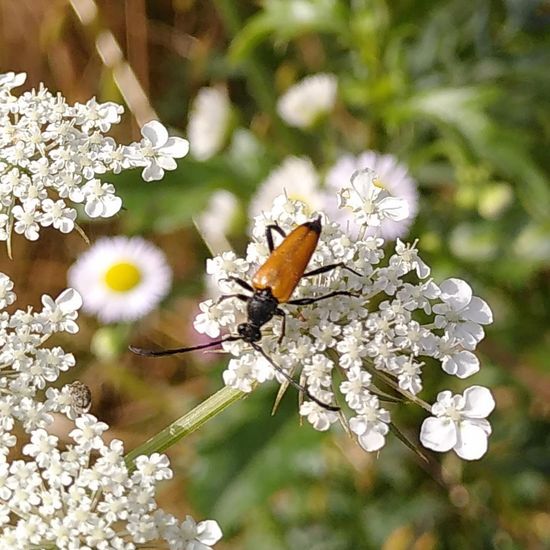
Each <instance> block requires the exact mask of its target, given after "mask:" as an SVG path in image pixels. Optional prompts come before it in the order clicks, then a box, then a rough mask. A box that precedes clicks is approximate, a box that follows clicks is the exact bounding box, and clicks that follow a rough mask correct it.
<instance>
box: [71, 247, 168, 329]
mask: <svg viewBox="0 0 550 550" xmlns="http://www.w3.org/2000/svg"><path fill="white" fill-rule="evenodd" d="M68 278H69V281H71V285H72V286H74V288H76V289H77V290H78V291H79V292H80V293H81V294H82V298H83V301H84V310H85V311H87V312H89V313H92V314H94V315H96V316H97V317H98V318H99V319H100V320H101V321H103V322H105V323H113V322H117V321H133V320H135V319H139V318H140V317H143V316H144V315H145V314H147V313H149V311H151V310H152V309H153V308H154V307H155V306H156V305H157V304H158V303H159V302H160V300H162V298H164V296H166V294H167V293H168V290H169V289H170V284H171V280H172V273H171V271H170V268H169V266H168V264H167V262H166V257H165V256H164V254H163V253H162V252H161V251H160V250H159V249H158V248H157V247H156V246H154V245H153V244H151V243H150V242H148V241H146V240H144V239H142V238H140V237H132V238H128V237H113V238H103V239H100V240H99V241H97V242H96V243H95V244H94V245H93V246H92V247H91V248H90V249H89V250H88V251H86V252H85V253H84V254H82V255H81V256H80V258H79V259H78V260H77V261H76V262H75V263H74V264H73V266H72V267H71V268H70V270H69V274H68Z"/></svg>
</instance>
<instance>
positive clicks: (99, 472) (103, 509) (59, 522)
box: [0, 414, 222, 550]
mask: <svg viewBox="0 0 550 550" xmlns="http://www.w3.org/2000/svg"><path fill="white" fill-rule="evenodd" d="M107 429H108V426H107V424H105V423H103V422H99V421H98V420H97V419H96V418H95V417H94V416H92V415H89V414H84V415H82V416H79V417H78V418H77V419H76V420H75V428H74V429H73V430H72V431H71V432H70V434H69V436H70V438H71V439H72V443H71V444H69V445H60V442H59V439H58V438H57V437H56V436H54V435H51V434H49V433H48V432H47V431H46V430H44V429H42V428H38V429H35V430H32V431H31V432H30V442H29V443H27V444H25V445H23V447H22V455H23V457H24V458H23V459H18V460H13V461H12V462H8V461H6V460H5V459H4V460H0V480H1V487H0V509H1V510H2V511H3V512H4V513H2V514H0V525H1V530H0V548H6V549H7V548H66V549H70V548H105V549H107V548H127V549H131V548H140V547H147V548H153V547H154V548H171V549H174V550H180V549H188V550H190V549H197V550H198V549H200V550H208V549H210V548H211V547H212V546H213V545H214V544H216V542H218V541H219V540H220V539H221V537H222V532H221V530H220V527H219V525H218V524H217V522H216V521H214V520H206V521H201V522H199V523H196V522H195V520H194V519H193V518H192V517H191V516H187V517H186V518H185V519H184V520H183V521H179V520H178V519H177V518H176V517H175V516H173V515H171V514H168V513H167V512H164V511H163V510H162V509H160V508H158V505H157V502H156V500H155V493H156V485H157V483H158V482H159V481H162V480H165V479H170V478H171V477H172V470H171V469H170V467H169V461H168V458H167V457H166V455H160V454H158V453H153V454H152V455H151V456H144V455H142V456H138V457H137V458H136V460H135V470H133V471H129V470H128V467H127V466H126V463H125V461H124V456H123V455H124V447H123V444H122V441H120V440H117V439H112V440H111V441H110V442H109V443H106V442H105V441H104V439H103V434H104V433H105V431H106V430H107Z"/></svg>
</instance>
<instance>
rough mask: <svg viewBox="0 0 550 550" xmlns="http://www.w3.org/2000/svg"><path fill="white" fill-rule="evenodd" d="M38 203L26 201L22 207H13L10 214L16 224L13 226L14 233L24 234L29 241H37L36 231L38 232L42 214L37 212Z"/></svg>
mask: <svg viewBox="0 0 550 550" xmlns="http://www.w3.org/2000/svg"><path fill="white" fill-rule="evenodd" d="M37 206H38V203H37V202H36V201H34V200H27V201H25V202H24V203H23V206H19V205H16V206H14V207H13V210H12V214H13V217H14V218H15V220H16V222H15V224H14V226H13V228H14V229H15V232H16V233H19V234H24V235H25V237H26V238H27V239H29V241H36V240H37V239H38V231H39V230H40V226H39V223H40V221H41V219H42V214H41V212H40V211H39V210H37V209H36V208H37Z"/></svg>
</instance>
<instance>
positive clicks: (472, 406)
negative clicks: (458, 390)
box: [463, 386, 495, 418]
mask: <svg viewBox="0 0 550 550" xmlns="http://www.w3.org/2000/svg"><path fill="white" fill-rule="evenodd" d="M463 395H464V400H465V405H464V409H463V412H464V413H467V416H468V417H470V418H486V417H487V416H489V415H490V414H491V412H492V411H493V409H494V408H495V400H494V398H493V395H492V394H491V392H490V390H489V389H488V388H484V387H483V386H471V387H469V388H467V389H466V390H464V394H463Z"/></svg>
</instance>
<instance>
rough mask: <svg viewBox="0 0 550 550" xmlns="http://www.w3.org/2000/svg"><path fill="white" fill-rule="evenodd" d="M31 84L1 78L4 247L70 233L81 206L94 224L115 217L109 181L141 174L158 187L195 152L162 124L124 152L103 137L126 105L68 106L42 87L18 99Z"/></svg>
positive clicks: (146, 129) (0, 222)
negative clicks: (43, 234) (45, 230)
mask: <svg viewBox="0 0 550 550" xmlns="http://www.w3.org/2000/svg"><path fill="white" fill-rule="evenodd" d="M25 78H26V75H25V74H24V73H20V74H15V73H7V74H4V75H0V241H9V239H10V236H11V232H12V230H14V231H15V232H16V233H19V234H22V235H24V236H25V237H26V238H27V239H29V240H31V241H34V240H36V239H38V237H39V232H40V229H41V228H42V227H49V226H51V227H54V228H55V229H57V230H59V231H61V232H62V233H69V232H71V231H72V230H73V229H74V227H75V220H76V216H77V211H76V209H75V208H74V206H75V204H83V205H84V211H85V213H86V215H88V216H89V217H90V218H98V217H101V218H108V217H111V216H113V215H114V214H116V213H117V212H118V211H119V210H120V208H121V206H122V200H121V199H120V197H118V196H117V195H116V194H115V188H114V186H113V185H112V184H110V183H108V182H106V181H103V179H102V176H103V174H105V173H107V172H113V173H115V174H117V173H119V172H121V171H122V170H126V169H129V168H135V167H141V168H143V171H142V177H143V179H144V180H146V181H153V180H159V179H161V178H162V177H163V176H164V171H165V170H174V169H175V168H176V162H175V160H174V158H181V157H183V156H185V155H186V154H187V152H188V150H189V144H188V142H187V141H186V140H184V139H182V138H178V137H169V136H168V132H167V130H166V128H165V127H164V126H163V125H162V124H160V122H157V121H152V122H149V123H147V124H145V125H144V126H143V128H142V130H141V133H142V136H143V139H142V140H141V141H140V142H136V143H132V144H130V145H119V144H117V143H116V142H115V140H114V139H113V138H111V137H106V136H105V135H104V134H105V133H106V132H108V131H109V130H110V129H111V126H112V125H113V124H117V123H118V122H119V121H120V116H121V114H122V111H123V108H122V107H121V106H120V105H117V104H116V103H112V102H107V103H98V102H97V101H96V100H95V99H91V100H89V101H88V102H87V103H85V104H81V103H75V104H74V105H69V104H68V103H67V102H66V100H65V98H64V97H63V96H62V95H61V94H57V95H54V94H52V93H51V92H50V91H48V90H47V89H46V88H44V87H43V86H40V88H39V89H38V90H31V91H27V92H24V93H23V94H22V95H21V96H19V97H16V96H14V95H12V93H11V90H12V89H13V88H15V87H18V86H21V85H22V84H23V83H24V82H25Z"/></svg>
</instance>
